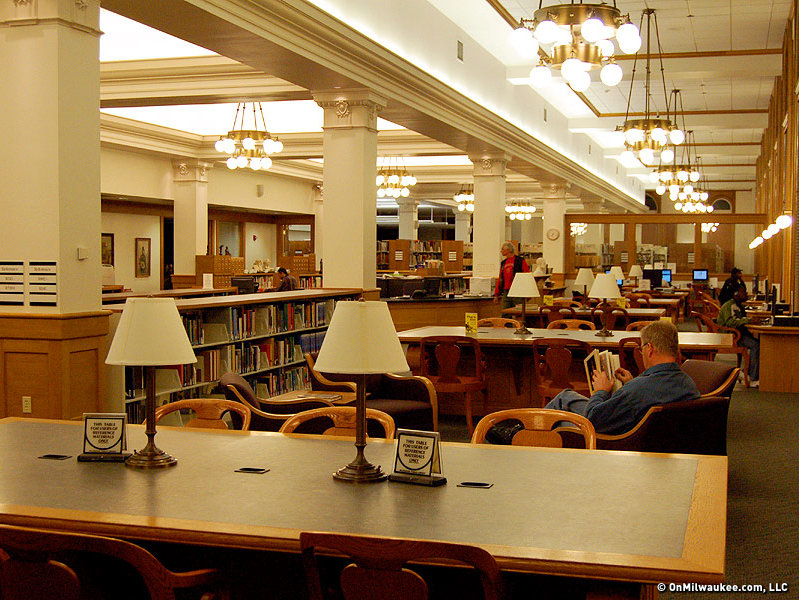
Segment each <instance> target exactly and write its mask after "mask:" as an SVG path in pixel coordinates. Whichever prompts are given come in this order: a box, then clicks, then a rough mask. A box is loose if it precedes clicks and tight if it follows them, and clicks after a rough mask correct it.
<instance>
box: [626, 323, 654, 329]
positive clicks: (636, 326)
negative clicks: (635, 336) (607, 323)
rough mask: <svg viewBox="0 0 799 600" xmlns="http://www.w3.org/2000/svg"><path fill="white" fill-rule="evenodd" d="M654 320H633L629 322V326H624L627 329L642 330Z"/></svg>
mask: <svg viewBox="0 0 799 600" xmlns="http://www.w3.org/2000/svg"><path fill="white" fill-rule="evenodd" d="M651 322H652V321H633V322H632V323H627V327H625V328H624V330H625V331H641V330H642V329H643V328H644V327H646V326H647V325H649V324H650V323H651Z"/></svg>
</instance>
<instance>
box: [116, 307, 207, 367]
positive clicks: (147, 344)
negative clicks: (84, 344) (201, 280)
mask: <svg viewBox="0 0 799 600" xmlns="http://www.w3.org/2000/svg"><path fill="white" fill-rule="evenodd" d="M105 362H106V364H108V365H131V366H134V365H137V366H153V367H155V366H161V365H185V364H188V363H194V362H197V357H196V356H194V351H193V350H192V349H191V343H190V342H189V338H188V336H187V335H186V329H185V328H184V327H183V321H182V320H181V318H180V315H179V314H178V309H177V307H176V306H175V300H174V298H128V299H127V301H126V302H125V308H124V310H123V311H122V317H121V318H120V320H119V325H118V326H117V330H116V333H115V334H114V340H113V341H112V342H111V348H110V349H109V350H108V356H107V357H106V359H105Z"/></svg>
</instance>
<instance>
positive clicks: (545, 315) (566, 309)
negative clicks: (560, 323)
mask: <svg viewBox="0 0 799 600" xmlns="http://www.w3.org/2000/svg"><path fill="white" fill-rule="evenodd" d="M538 312H539V314H540V315H541V321H542V322H544V323H551V322H552V321H557V320H559V319H574V318H576V317H577V313H575V312H574V309H573V308H572V307H571V306H559V305H553V306H539V307H538Z"/></svg>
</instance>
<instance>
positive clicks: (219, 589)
mask: <svg viewBox="0 0 799 600" xmlns="http://www.w3.org/2000/svg"><path fill="white" fill-rule="evenodd" d="M98 555H99V556H103V557H107V558H108V559H109V561H107V563H106V561H103V565H104V567H105V568H107V566H108V564H110V565H111V566H112V567H113V566H114V563H117V564H118V565H119V567H120V572H122V570H123V569H124V567H123V565H129V566H130V567H131V568H132V569H134V570H135V571H136V572H137V573H138V574H139V575H140V576H141V581H142V583H143V585H144V587H145V588H146V592H145V591H144V590H142V594H144V593H149V596H148V597H149V598H151V599H152V600H175V590H183V589H192V588H194V589H195V590H197V597H199V595H200V594H199V592H202V591H203V590H205V591H206V593H205V595H203V596H202V597H203V599H206V600H211V599H212V598H213V599H221V598H229V595H228V590H227V586H226V584H225V581H224V579H223V577H222V575H221V573H220V572H219V571H217V570H216V569H202V570H197V571H190V572H185V573H174V572H172V571H170V570H168V569H167V568H166V567H164V566H163V565H162V564H161V563H160V562H159V561H158V559H156V558H155V557H154V556H153V555H152V554H150V553H149V552H148V551H147V550H145V549H144V548H141V547H140V546H136V545H135V544H131V543H130V542H125V541H122V540H117V539H113V538H109V537H100V536H94V535H82V534H77V533H56V532H54V531H45V530H41V529H28V528H23V527H13V526H10V525H0V597H2V598H3V600H56V599H57V600H78V599H79V598H84V597H86V596H85V595H84V594H82V593H81V591H82V588H86V587H88V586H87V585H86V583H87V582H86V581H85V579H89V578H90V577H91V570H89V569H81V568H80V567H81V565H86V564H87V563H89V561H94V562H97V561H98V558H97V557H98ZM73 567H74V568H73ZM82 583H83V586H82ZM115 584H116V585H129V584H133V585H134V586H135V585H137V584H138V582H137V581H134V580H132V579H130V578H126V579H124V580H120V581H116V582H115ZM106 591H109V592H111V591H112V590H106ZM112 596H113V594H111V593H109V595H108V597H112ZM103 597H106V596H103ZM181 597H183V596H181Z"/></svg>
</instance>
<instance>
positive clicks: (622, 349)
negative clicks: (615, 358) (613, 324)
mask: <svg viewBox="0 0 799 600" xmlns="http://www.w3.org/2000/svg"><path fill="white" fill-rule="evenodd" d="M619 366H620V367H621V368H622V369H627V370H628V371H629V372H630V373H632V374H633V376H638V375H639V374H640V373H641V372H642V371H643V370H644V356H643V354H641V338H640V337H627V338H622V339H620V340H619Z"/></svg>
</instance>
